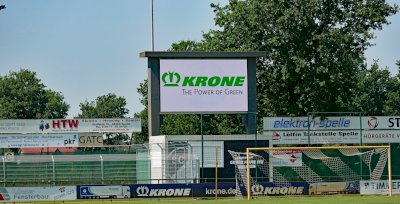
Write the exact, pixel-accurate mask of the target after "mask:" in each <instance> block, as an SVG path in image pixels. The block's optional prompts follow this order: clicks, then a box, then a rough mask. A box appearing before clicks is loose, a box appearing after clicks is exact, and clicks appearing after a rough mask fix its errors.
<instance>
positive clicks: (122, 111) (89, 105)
mask: <svg viewBox="0 0 400 204" xmlns="http://www.w3.org/2000/svg"><path fill="white" fill-rule="evenodd" d="M125 106H126V99H125V98H124V97H117V95H115V94H113V93H109V94H106V95H103V96H99V97H97V98H96V101H91V102H88V101H85V102H83V103H80V104H79V107H80V108H81V111H82V113H81V114H79V115H78V117H79V118H123V117H124V116H125V115H126V114H128V113H129V110H128V109H127V108H125Z"/></svg>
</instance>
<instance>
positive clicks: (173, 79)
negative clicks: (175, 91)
mask: <svg viewBox="0 0 400 204" xmlns="http://www.w3.org/2000/svg"><path fill="white" fill-rule="evenodd" d="M162 81H163V82H164V86H179V85H178V83H179V81H181V75H179V74H178V73H176V72H165V73H164V74H163V75H162Z"/></svg>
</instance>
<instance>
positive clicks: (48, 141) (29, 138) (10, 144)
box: [0, 134, 78, 148]
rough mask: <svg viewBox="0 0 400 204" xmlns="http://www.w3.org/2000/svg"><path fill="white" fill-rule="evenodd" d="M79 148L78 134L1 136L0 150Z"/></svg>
mask: <svg viewBox="0 0 400 204" xmlns="http://www.w3.org/2000/svg"><path fill="white" fill-rule="evenodd" d="M24 147H78V134H0V148H24Z"/></svg>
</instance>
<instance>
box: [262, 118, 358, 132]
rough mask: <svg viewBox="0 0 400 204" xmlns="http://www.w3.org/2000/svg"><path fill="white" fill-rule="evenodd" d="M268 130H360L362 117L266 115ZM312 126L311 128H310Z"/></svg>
mask: <svg viewBox="0 0 400 204" xmlns="http://www.w3.org/2000/svg"><path fill="white" fill-rule="evenodd" d="M263 122H264V125H263V128H264V131H266V130H276V131H279V130H305V131H307V130H308V129H311V130H359V129H360V117H326V118H324V119H322V120H321V118H319V117H317V118H312V117H310V118H308V117H265V118H264V120H263ZM308 126H310V128H308Z"/></svg>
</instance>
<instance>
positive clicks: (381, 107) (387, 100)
mask: <svg viewBox="0 0 400 204" xmlns="http://www.w3.org/2000/svg"><path fill="white" fill-rule="evenodd" d="M357 77H358V79H359V81H358V82H359V85H358V89H357V90H358V91H357V94H356V98H355V100H354V105H353V107H355V108H356V110H361V112H362V113H363V114H364V115H396V114H399V113H400V102H399V99H400V80H399V78H398V76H396V77H392V76H391V74H390V72H389V70H388V69H387V68H386V69H381V68H379V65H378V62H377V61H375V62H374V63H373V64H372V66H371V68H369V69H367V70H363V71H362V72H360V73H359V74H358V76H357Z"/></svg>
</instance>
